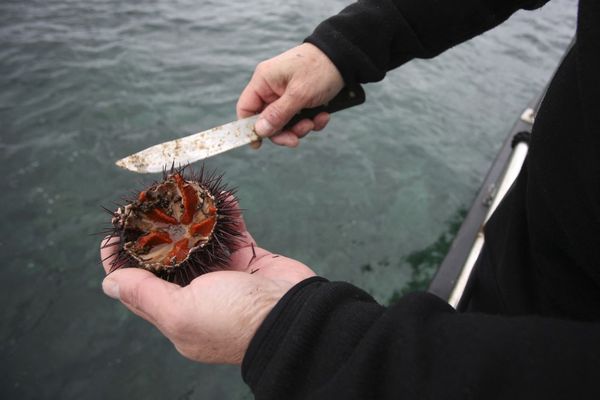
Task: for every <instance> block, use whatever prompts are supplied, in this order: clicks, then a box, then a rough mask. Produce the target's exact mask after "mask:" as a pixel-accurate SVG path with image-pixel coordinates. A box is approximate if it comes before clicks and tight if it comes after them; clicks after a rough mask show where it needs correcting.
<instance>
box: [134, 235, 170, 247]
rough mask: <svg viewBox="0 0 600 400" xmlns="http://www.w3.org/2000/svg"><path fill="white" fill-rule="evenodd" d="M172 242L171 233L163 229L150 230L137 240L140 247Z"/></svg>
mask: <svg viewBox="0 0 600 400" xmlns="http://www.w3.org/2000/svg"><path fill="white" fill-rule="evenodd" d="M171 242H172V240H171V237H170V236H169V234H168V233H166V232H161V231H155V232H150V233H148V234H146V235H144V236H141V237H140V238H138V240H136V244H137V246H138V247H139V248H140V249H141V248H144V247H146V246H151V247H152V246H156V245H159V244H166V243H171Z"/></svg>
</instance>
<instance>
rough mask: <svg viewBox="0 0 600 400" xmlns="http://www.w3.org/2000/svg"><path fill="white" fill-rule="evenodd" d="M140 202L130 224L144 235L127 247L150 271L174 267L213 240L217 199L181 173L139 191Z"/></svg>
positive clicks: (135, 208)
mask: <svg viewBox="0 0 600 400" xmlns="http://www.w3.org/2000/svg"><path fill="white" fill-rule="evenodd" d="M150 192H151V193H150ZM137 200H138V201H137V202H135V203H132V205H131V206H130V207H133V208H134V211H135V212H133V213H131V214H130V215H131V220H130V221H129V223H130V225H131V227H132V228H135V229H136V230H138V231H141V232H142V233H141V235H140V236H138V238H137V240H136V241H135V242H132V244H131V245H129V247H128V248H129V249H130V250H129V251H131V252H132V255H134V257H136V258H137V259H138V260H140V262H142V263H143V264H144V265H146V267H147V268H150V269H164V268H172V267H174V266H176V265H177V264H180V263H182V262H183V261H185V260H186V259H187V258H188V256H189V253H190V250H191V249H192V248H196V247H199V246H203V245H204V244H206V243H207V242H208V241H209V240H210V239H211V237H212V233H213V231H214V229H215V226H216V224H217V218H218V216H217V211H218V210H217V207H216V204H215V199H214V197H213V196H212V195H211V194H210V193H209V192H208V191H207V190H206V189H204V188H203V187H201V186H200V185H199V184H198V183H197V182H194V181H186V180H185V179H184V177H183V176H182V175H181V174H180V173H175V174H172V175H170V176H168V177H167V178H166V179H165V180H164V181H163V182H160V183H158V184H155V185H154V186H152V187H151V188H150V189H148V190H146V191H142V192H140V193H139V195H138V199H137Z"/></svg>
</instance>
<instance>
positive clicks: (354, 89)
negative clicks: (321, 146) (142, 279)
mask: <svg viewBox="0 0 600 400" xmlns="http://www.w3.org/2000/svg"><path fill="white" fill-rule="evenodd" d="M364 102H365V91H364V90H363V88H362V86H361V85H360V84H358V83H356V84H352V85H347V86H344V88H343V89H342V90H341V91H340V92H339V93H338V94H337V95H336V96H335V97H334V98H333V99H331V100H330V101H329V103H327V104H324V105H322V106H318V107H315V108H305V109H302V110H300V112H299V113H298V114H296V115H294V116H293V117H292V119H291V120H290V122H288V123H287V124H285V126H284V127H283V130H285V129H289V128H291V127H292V126H294V125H295V124H296V123H298V122H300V121H301V120H303V119H306V118H308V119H313V118H314V117H316V116H317V115H318V114H319V113H322V112H328V113H330V114H331V113H334V112H336V111H341V110H345V109H346V108H350V107H354V106H357V105H359V104H362V103H364Z"/></svg>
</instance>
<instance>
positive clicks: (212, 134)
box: [116, 84, 365, 173]
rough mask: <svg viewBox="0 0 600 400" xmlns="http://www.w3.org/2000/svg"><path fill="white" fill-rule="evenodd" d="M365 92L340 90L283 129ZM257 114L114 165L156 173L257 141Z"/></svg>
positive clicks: (331, 110)
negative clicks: (255, 128)
mask: <svg viewBox="0 0 600 400" xmlns="http://www.w3.org/2000/svg"><path fill="white" fill-rule="evenodd" d="M364 101H365V92H364V90H363V88H362V87H361V86H360V85H359V84H356V85H349V86H346V87H344V88H343V89H342V90H341V91H340V92H339V93H338V94H337V95H336V96H335V97H334V98H333V99H332V100H331V101H330V102H329V103H327V104H325V105H322V106H318V107H314V108H307V109H303V110H301V111H300V112H299V113H298V114H296V115H295V116H294V117H293V118H292V119H291V120H290V121H289V122H288V123H287V124H286V126H285V128H284V129H286V128H288V127H291V126H293V125H295V124H296V123H298V122H299V121H301V120H303V119H305V118H309V119H312V118H314V117H315V116H316V115H318V114H319V113H321V112H328V113H334V112H337V111H341V110H345V109H347V108H350V107H353V106H357V105H359V104H362V103H364ZM257 119H258V115H255V116H252V117H248V118H244V119H240V120H237V121H234V122H230V123H228V124H225V125H221V126H218V127H215V128H212V129H208V130H206V131H203V132H199V133H195V134H193V135H190V136H186V137H182V138H179V139H175V140H171V141H168V142H164V143H161V144H157V145H154V146H152V147H149V148H147V149H145V150H142V151H140V152H138V153H135V154H132V155H130V156H128V157H125V158H123V159H121V160H118V161H117V162H116V164H117V165H118V166H119V167H121V168H125V169H128V170H130V171H134V172H139V173H152V172H160V171H162V170H163V169H164V168H165V166H167V167H168V166H170V165H172V164H175V165H187V164H191V163H193V162H196V161H199V160H203V159H205V158H208V157H211V156H214V155H216V154H220V153H223V152H225V151H227V150H231V149H234V148H236V147H240V146H243V145H246V144H248V143H251V142H253V141H257V140H260V138H259V136H258V135H257V134H256V132H255V131H254V124H255V122H256V120H257Z"/></svg>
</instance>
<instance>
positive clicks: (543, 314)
mask: <svg viewBox="0 0 600 400" xmlns="http://www.w3.org/2000/svg"><path fill="white" fill-rule="evenodd" d="M543 3H544V2H543V1H542V2H539V1H538V2H532V1H515V0H461V1H451V0H444V1H439V0H366V1H359V2H358V3H356V4H354V5H352V6H350V7H348V8H347V9H345V10H344V11H343V12H342V13H340V14H339V15H337V16H335V17H332V18H330V19H329V20H327V21H325V22H324V23H322V24H321V25H320V26H319V27H318V28H317V29H316V31H315V33H314V34H313V35H311V36H310V37H309V38H308V39H307V41H309V42H311V43H313V44H315V45H317V46H318V47H319V48H321V49H322V50H323V51H324V52H325V53H326V54H327V55H328V56H329V57H330V58H331V59H332V60H333V61H334V62H335V64H336V66H337V67H338V68H339V69H340V71H341V72H342V75H343V76H344V79H345V80H346V81H347V82H351V81H355V80H357V81H360V82H368V81H374V80H379V79H382V78H383V76H384V75H385V72H386V71H387V70H389V69H391V68H395V67H397V66H398V65H400V64H402V63H405V62H407V61H409V60H410V59H412V58H415V57H432V56H434V55H436V54H439V53H440V52H442V51H444V50H445V49H447V48H449V47H451V46H453V45H455V44H457V43H460V42H461V41H464V40H466V39H468V38H471V37H473V36H475V35H477V34H479V33H481V32H483V31H485V30H487V29H490V28H492V27H493V26H495V25H497V24H499V23H501V22H502V21H504V20H505V19H506V18H508V17H509V16H510V15H511V14H512V13H513V12H514V11H516V10H517V9H519V8H534V7H536V6H539V5H541V4H543ZM577 29H578V30H577V41H576V43H575V45H574V46H573V48H572V50H571V51H570V52H569V54H568V55H567V56H566V58H565V60H564V62H563V63H562V65H561V67H560V68H559V70H558V71H557V74H556V76H555V78H554V79H553V82H552V84H551V85H550V87H549V90H548V93H547V96H546V98H545V100H544V102H543V104H542V107H541V110H540V112H539V114H538V116H537V119H536V123H535V126H534V129H533V135H532V143H531V147H530V154H529V156H528V159H527V160H526V163H525V165H524V167H523V170H522V171H521V174H520V175H519V177H518V179H517V182H516V183H515V185H514V186H513V188H512V189H511V190H510V191H509V193H508V195H507V197H506V198H505V200H504V201H503V202H502V204H501V205H500V207H499V208H498V210H497V211H496V212H495V214H494V216H493V217H492V219H491V220H490V221H489V223H488V226H487V228H486V246H485V248H484V251H483V253H482V256H481V260H480V263H479V264H480V265H479V266H478V269H477V272H476V275H475V280H474V289H473V292H472V301H471V303H470V310H471V312H465V313H458V312H456V311H454V310H453V309H452V308H451V307H450V306H449V305H447V304H446V303H445V302H444V301H442V300H440V299H439V298H437V297H435V296H434V295H431V294H428V293H415V294H411V295H408V296H405V297H404V298H402V299H401V300H400V301H399V302H398V303H397V304H395V305H394V306H391V307H388V308H386V307H383V306H381V305H379V304H377V303H376V302H375V301H374V300H373V299H372V298H371V297H370V296H369V295H368V294H366V293H365V292H363V291H361V290H360V289H358V288H356V287H354V286H352V285H349V284H346V283H339V282H328V281H327V280H325V279H323V278H311V279H308V280H305V281H303V282H301V283H300V284H298V285H296V286H295V287H294V288H293V289H292V290H290V292H288V293H287V294H286V295H285V296H284V297H283V298H282V299H281V301H280V302H279V303H278V304H277V305H276V307H275V308H274V309H273V311H272V312H271V313H270V314H269V316H268V317H267V319H266V320H265V322H264V323H263V324H262V326H261V327H260V329H259V331H258V332H257V334H256V336H255V337H254V339H253V340H252V342H251V344H250V347H249V349H248V352H247V354H246V357H245V359H244V362H243V365H242V373H243V377H244V379H245V381H246V382H247V383H248V385H249V386H250V387H251V388H252V391H253V392H254V394H255V396H256V397H257V398H258V399H296V398H298V399H300V398H303V399H304V398H306V399H334V398H335V399H337V398H341V399H375V398H377V399H388V398H389V399H391V398H394V399H396V398H403V399H422V398H448V399H455V398H485V399H490V398H510V399H513V398H534V399H538V398H544V399H548V398H600V384H598V383H597V380H598V378H600V154H599V153H600V75H599V74H600V2H599V1H598V0H580V2H579V18H578V28H577ZM475 311H476V312H475Z"/></svg>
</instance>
